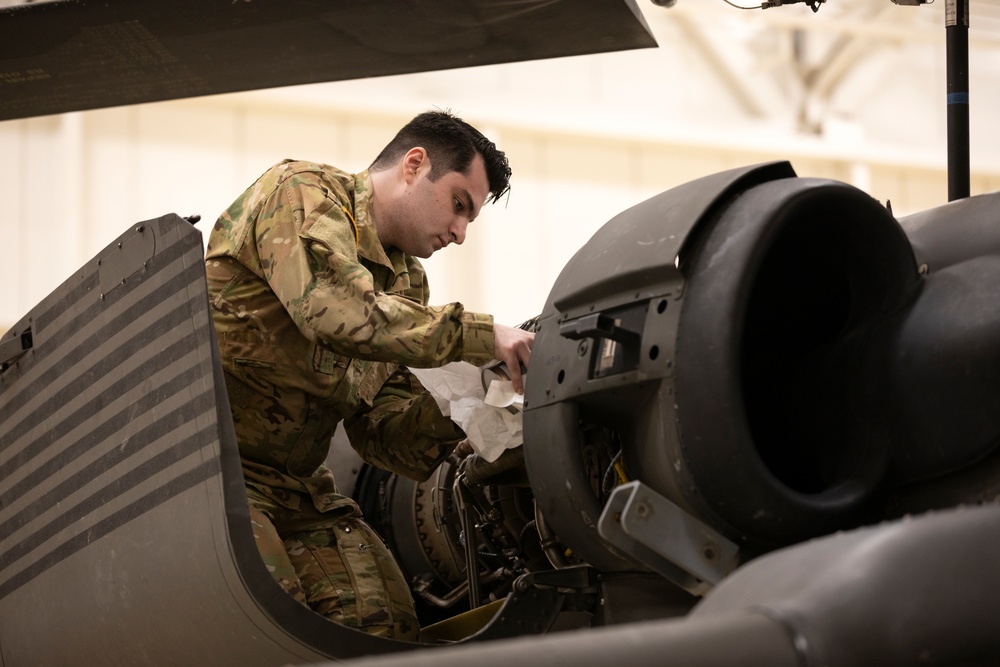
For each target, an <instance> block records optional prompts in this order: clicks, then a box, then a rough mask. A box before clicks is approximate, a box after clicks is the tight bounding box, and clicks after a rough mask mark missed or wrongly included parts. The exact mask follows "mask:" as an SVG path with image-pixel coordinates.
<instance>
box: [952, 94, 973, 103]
mask: <svg viewBox="0 0 1000 667" xmlns="http://www.w3.org/2000/svg"><path fill="white" fill-rule="evenodd" d="M968 103H969V94H968V93H948V104H968Z"/></svg>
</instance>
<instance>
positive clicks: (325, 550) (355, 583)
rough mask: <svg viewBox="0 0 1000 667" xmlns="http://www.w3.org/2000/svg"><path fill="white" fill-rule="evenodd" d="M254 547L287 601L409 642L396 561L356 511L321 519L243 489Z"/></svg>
mask: <svg viewBox="0 0 1000 667" xmlns="http://www.w3.org/2000/svg"><path fill="white" fill-rule="evenodd" d="M247 496H248V499H249V501H250V522H251V525H252V527H253V536H254V540H256V542H257V549H258V550H259V551H260V554H261V557H262V558H263V559H264V565H265V566H266V567H267V569H268V571H269V572H270V573H271V575H272V576H273V577H274V578H275V580H277V582H278V583H279V584H281V586H282V588H284V589H285V590H286V591H287V592H288V593H289V594H290V595H291V596H292V597H294V598H295V599H296V600H298V601H299V602H301V603H302V604H304V605H306V606H308V607H310V608H311V609H313V610H314V611H316V612H317V613H319V614H322V615H323V616H326V617H327V618H329V619H330V620H333V621H336V622H337V623H342V624H343V625H347V626H349V627H353V628H357V629H359V630H362V631H364V632H367V633H369V634H372V635H378V636H381V637H389V638H392V639H400V640H404V641H416V640H417V637H418V635H419V631H420V626H419V622H418V621H417V615H416V611H415V610H414V607H413V597H412V595H411V594H410V588H409V586H408V585H407V583H406V580H405V578H404V577H403V573H402V572H401V571H400V569H399V565H397V564H396V560H395V559H394V558H393V557H392V554H391V553H390V552H389V550H388V549H387V548H386V546H385V544H384V543H383V542H382V539H381V538H380V537H379V536H378V534H377V533H376V532H375V531H374V530H372V528H371V527H370V526H369V525H368V524H367V523H365V522H364V521H363V520H362V519H361V517H360V516H359V514H358V513H357V511H356V510H354V509H353V508H347V511H346V513H345V512H344V511H341V512H336V511H335V512H332V513H330V514H324V513H322V512H319V511H318V510H316V509H315V508H314V507H313V505H312V503H311V502H309V501H308V499H306V501H305V502H303V503H302V505H303V507H302V508H301V509H300V510H298V511H293V510H290V509H288V508H287V507H283V506H281V505H278V504H277V503H275V502H274V501H272V500H270V499H269V498H267V497H265V496H264V495H262V494H260V493H259V492H257V491H255V490H254V489H252V488H249V487H248V488H247Z"/></svg>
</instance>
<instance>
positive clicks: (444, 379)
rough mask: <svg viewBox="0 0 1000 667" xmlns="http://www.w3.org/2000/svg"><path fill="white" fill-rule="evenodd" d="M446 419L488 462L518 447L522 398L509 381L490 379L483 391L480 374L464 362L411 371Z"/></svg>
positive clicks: (520, 433)
mask: <svg viewBox="0 0 1000 667" xmlns="http://www.w3.org/2000/svg"><path fill="white" fill-rule="evenodd" d="M410 372H412V373H413V374H414V375H415V376H417V379H418V380H420V384H422V385H424V388H426V389H427V391H429V392H430V394H431V396H433V397H434V401H435V402H436V403H437V405H438V407H439V408H440V409H441V413H442V414H443V415H444V416H446V417H451V419H452V421H454V422H455V423H456V424H458V425H459V426H460V427H461V428H462V430H463V431H465V434H466V435H467V436H468V438H469V443H470V444H471V445H472V449H473V450H474V451H475V452H476V453H477V454H479V455H480V456H481V457H483V458H484V459H486V460H487V461H489V462H490V463H492V462H493V461H496V460H497V458H499V457H500V454H502V453H503V451H504V450H505V449H513V448H514V447H520V446H521V444H522V443H523V442H524V440H523V438H522V411H523V410H524V396H523V395H522V394H518V393H515V392H514V385H513V384H512V383H511V382H510V380H494V381H493V382H491V383H490V388H489V391H488V392H486V391H484V390H483V381H482V376H481V371H480V369H479V368H478V367H477V366H473V365H472V364H470V363H468V362H465V361H454V362H452V363H450V364H446V365H444V366H441V367H440V368H411V369H410Z"/></svg>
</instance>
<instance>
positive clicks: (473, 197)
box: [392, 154, 490, 258]
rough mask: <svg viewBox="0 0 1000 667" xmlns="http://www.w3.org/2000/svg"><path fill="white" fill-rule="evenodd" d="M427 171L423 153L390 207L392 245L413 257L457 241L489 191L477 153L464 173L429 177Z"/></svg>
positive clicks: (428, 164) (480, 159)
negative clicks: (433, 179) (399, 194)
mask: <svg viewBox="0 0 1000 667" xmlns="http://www.w3.org/2000/svg"><path fill="white" fill-rule="evenodd" d="M430 172H431V164H430V160H429V159H428V158H427V157H426V155H425V156H424V158H423V160H421V161H420V162H419V163H418V164H417V165H416V167H415V169H414V170H413V173H412V175H408V176H407V182H406V187H405V189H404V192H403V194H402V195H401V196H400V198H399V201H398V202H397V206H396V207H394V208H395V209H396V210H395V213H396V215H394V216H393V217H394V224H393V228H394V229H393V234H392V245H394V246H395V247H397V248H399V249H400V250H402V251H403V252H405V253H407V254H409V255H413V256H415V257H424V258H426V257H430V256H431V255H432V254H433V253H435V252H437V251H438V250H440V249H441V248H444V247H445V246H447V245H449V244H451V243H457V244H459V245H461V243H462V242H463V241H465V232H466V228H467V227H468V226H469V223H470V222H472V221H473V220H475V219H476V216H477V215H479V211H480V209H481V208H482V206H483V203H484V202H485V201H486V197H487V196H488V195H489V189H490V188H489V180H488V179H487V177H486V166H485V165H484V163H483V158H482V156H480V155H478V154H477V155H476V156H475V157H474V158H473V160H472V164H471V165H469V170H468V172H469V173H468V174H461V173H459V172H457V171H452V172H449V173H447V174H444V175H442V176H441V177H440V178H438V179H437V180H436V181H432V180H431V179H430Z"/></svg>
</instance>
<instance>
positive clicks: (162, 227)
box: [0, 216, 407, 667]
mask: <svg viewBox="0 0 1000 667" xmlns="http://www.w3.org/2000/svg"><path fill="white" fill-rule="evenodd" d="M119 241H120V242H121V243H122V248H131V249H133V250H135V249H139V250H142V252H140V253H139V254H140V256H141V257H142V261H137V260H136V258H135V257H131V258H128V259H126V258H125V257H124V256H122V255H121V254H120V253H121V252H122V251H121V249H120V248H119V246H118V242H115V243H113V244H111V245H110V246H109V247H108V248H107V249H105V251H103V252H102V253H101V254H100V255H99V256H98V257H96V258H95V259H94V260H92V261H91V262H89V263H88V264H87V265H86V266H84V267H83V268H82V269H81V270H80V271H79V272H77V273H76V274H75V275H74V276H73V277H72V278H70V279H69V280H68V281H66V283H64V284H63V285H62V286H61V287H60V288H59V289H57V290H56V291H55V292H53V294H52V295H50V296H49V297H48V298H47V299H45V300H44V301H43V302H42V303H40V304H39V305H38V306H37V307H36V308H35V309H33V310H32V311H31V313H30V314H29V315H28V316H27V318H25V320H24V322H25V323H28V324H30V326H31V328H32V331H33V338H34V346H33V347H32V348H31V349H30V350H29V351H28V352H27V353H25V354H24V355H23V356H21V357H20V358H18V359H16V360H15V361H14V362H13V363H12V364H11V365H10V367H9V368H7V369H6V370H5V371H3V373H2V374H0V424H2V426H0V656H2V659H0V664H3V665H4V667H19V666H31V667H38V666H41V665H61V666H69V665H92V664H96V663H100V664H114V665H194V664H241V665H284V664H300V663H305V662H312V661H316V660H321V659H334V658H343V657H349V656H356V655H362V654H371V653H379V652H383V651H387V650H398V649H399V648H402V647H405V646H407V645H404V644H401V643H399V642H391V641H387V640H380V639H377V638H372V637H368V636H366V635H363V634H361V633H358V632H356V631H354V630H351V629H349V628H346V627H344V626H340V625H337V624H334V623H331V622H329V621H327V620H326V619H324V618H322V617H320V616H318V615H316V614H314V613H313V612H311V611H309V610H307V609H306V608H304V607H302V606H300V605H298V604H297V603H296V602H294V601H293V600H292V599H291V598H290V597H289V596H288V595H286V594H285V593H284V592H283V591H282V590H281V589H280V588H279V587H278V586H277V584H276V583H275V582H274V581H273V580H272V578H271V576H270V575H269V574H268V573H267V572H266V570H265V569H264V566H263V563H262V562H261V560H260V557H259V556H258V555H257V552H256V548H255V546H254V544H253V538H252V535H251V533H250V524H249V516H248V513H247V507H246V497H245V492H244V490H243V480H242V473H241V470H240V465H239V460H238V454H237V451H236V445H235V438H234V435H233V431H232V421H231V417H230V415H229V411H228V400H227V398H226V395H225V390H224V384H223V383H222V381H221V375H220V374H221V366H220V365H219V363H218V360H217V357H216V351H215V350H216V348H215V337H214V332H213V330H212V324H211V319H210V317H209V313H208V303H207V299H206V286H205V277H204V264H203V259H202V242H201V237H200V234H199V233H198V232H197V231H196V230H194V229H193V228H192V227H191V225H190V224H188V223H187V222H185V221H184V220H182V219H181V218H179V217H177V216H165V217H164V218H160V219H158V220H153V221H148V222H145V223H141V224H140V225H137V226H133V227H132V228H130V229H129V230H128V231H127V232H126V233H125V234H124V235H123V236H122V237H121V239H119ZM148 249H155V251H154V252H149V253H147V252H146V250H148ZM112 275H113V276H114V279H113V280H112V279H111V278H110V276H112Z"/></svg>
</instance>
